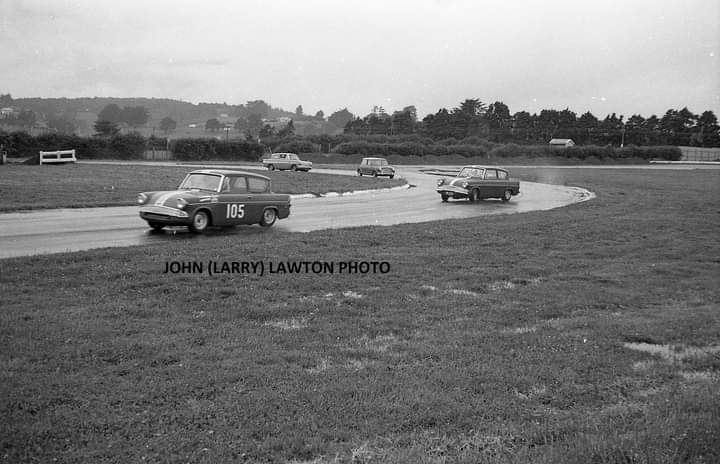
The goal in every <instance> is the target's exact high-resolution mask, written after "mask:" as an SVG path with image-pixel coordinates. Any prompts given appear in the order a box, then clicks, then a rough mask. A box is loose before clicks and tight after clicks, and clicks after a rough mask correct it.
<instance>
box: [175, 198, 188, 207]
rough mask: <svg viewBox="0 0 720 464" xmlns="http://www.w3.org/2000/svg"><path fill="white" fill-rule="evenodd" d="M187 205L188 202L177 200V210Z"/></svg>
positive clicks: (181, 199)
mask: <svg viewBox="0 0 720 464" xmlns="http://www.w3.org/2000/svg"><path fill="white" fill-rule="evenodd" d="M187 205H188V202H187V201H186V200H185V199H184V198H178V199H177V209H185V207H186V206H187Z"/></svg>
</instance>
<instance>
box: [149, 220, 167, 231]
mask: <svg viewBox="0 0 720 464" xmlns="http://www.w3.org/2000/svg"><path fill="white" fill-rule="evenodd" d="M148 225H149V226H150V227H152V228H153V229H154V230H162V229H163V227H165V224H160V223H159V222H148Z"/></svg>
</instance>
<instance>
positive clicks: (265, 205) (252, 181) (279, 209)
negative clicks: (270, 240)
mask: <svg viewBox="0 0 720 464" xmlns="http://www.w3.org/2000/svg"><path fill="white" fill-rule="evenodd" d="M137 202H138V204H140V205H141V207H140V217H141V218H142V219H144V220H145V221H147V223H148V224H149V225H150V227H152V228H153V229H156V230H160V229H162V228H163V227H165V226H188V227H189V228H190V230H192V231H193V232H203V231H204V230H205V229H207V228H208V227H210V226H220V227H223V226H234V225H237V224H260V225H261V226H263V227H270V226H272V225H273V224H274V223H275V221H276V220H277V219H284V218H286V217H288V216H289V215H290V195H285V194H279V193H273V192H272V191H271V185H270V179H268V178H267V177H265V176H262V175H260V174H253V173H249V172H243V171H231V170H220V169H203V170H198V171H192V172H190V173H188V174H187V175H186V176H185V179H184V180H183V181H182V183H181V184H180V186H179V187H178V189H177V190H172V191H163V192H143V193H140V194H138V198H137Z"/></svg>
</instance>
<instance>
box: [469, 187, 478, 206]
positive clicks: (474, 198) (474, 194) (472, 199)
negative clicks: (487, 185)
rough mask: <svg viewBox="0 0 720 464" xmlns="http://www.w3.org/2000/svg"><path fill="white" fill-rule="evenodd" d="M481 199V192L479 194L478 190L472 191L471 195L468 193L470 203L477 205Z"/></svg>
mask: <svg viewBox="0 0 720 464" xmlns="http://www.w3.org/2000/svg"><path fill="white" fill-rule="evenodd" d="M479 198H480V192H478V189H472V190H470V193H468V201H469V202H470V203H475V202H476V201H478V199H479Z"/></svg>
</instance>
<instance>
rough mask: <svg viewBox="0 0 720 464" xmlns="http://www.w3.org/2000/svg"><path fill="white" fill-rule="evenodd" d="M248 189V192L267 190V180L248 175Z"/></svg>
mask: <svg viewBox="0 0 720 464" xmlns="http://www.w3.org/2000/svg"><path fill="white" fill-rule="evenodd" d="M247 181H248V189H249V191H250V193H263V192H267V191H268V181H266V180H265V179H259V178H257V177H248V180H247Z"/></svg>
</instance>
